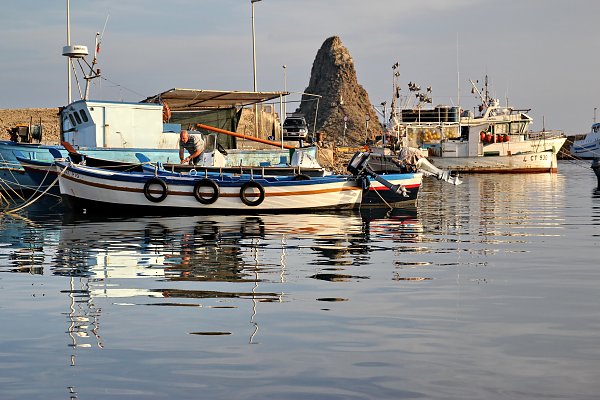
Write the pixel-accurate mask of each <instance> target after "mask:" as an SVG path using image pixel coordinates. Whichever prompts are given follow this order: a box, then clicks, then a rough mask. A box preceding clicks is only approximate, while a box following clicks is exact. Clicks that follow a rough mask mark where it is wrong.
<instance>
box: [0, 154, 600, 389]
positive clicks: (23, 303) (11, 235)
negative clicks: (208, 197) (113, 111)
mask: <svg viewBox="0 0 600 400" xmlns="http://www.w3.org/2000/svg"><path fill="white" fill-rule="evenodd" d="M0 223H1V228H2V230H1V232H0V327H1V328H0V332H1V335H0V398H2V399H62V398H64V399H168V398H169V399H200V398H202V399H253V400H255V399H413V398H422V399H597V398H598V396H599V394H600V308H599V307H598V304H600V287H599V285H600V260H599V255H600V192H598V191H596V178H595V176H594V174H593V172H592V171H591V169H590V168H589V165H588V163H580V164H574V163H566V162H565V163H562V164H561V165H560V167H559V173H558V174H555V175H550V174H533V175H481V176H465V177H464V184H463V185H461V186H459V187H453V186H450V185H448V184H444V183H441V182H438V181H437V180H426V181H425V183H424V185H423V188H422V192H421V194H420V202H419V205H418V207H417V210H416V211H415V212H396V213H394V214H393V215H387V216H386V215H383V213H380V215H376V214H365V215H361V214H360V213H358V214H354V213H350V214H318V215H284V216H277V215H274V216H270V215H264V216H250V217H244V216H204V217H169V218H131V219H123V218H120V219H113V220H90V219H88V220H78V221H73V220H70V219H69V218H67V217H63V216H62V215H61V213H60V209H58V208H55V207H53V203H51V202H50V203H49V204H46V203H44V204H40V205H39V206H36V207H33V208H29V209H27V210H26V211H24V212H21V213H20V214H17V215H6V214H4V215H2V216H1V217H0Z"/></svg>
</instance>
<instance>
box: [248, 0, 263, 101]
mask: <svg viewBox="0 0 600 400" xmlns="http://www.w3.org/2000/svg"><path fill="white" fill-rule="evenodd" d="M259 1H261V0H250V4H251V6H252V71H253V76H254V91H255V92H256V39H255V36H254V3H256V2H259Z"/></svg>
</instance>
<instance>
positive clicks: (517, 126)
mask: <svg viewBox="0 0 600 400" xmlns="http://www.w3.org/2000/svg"><path fill="white" fill-rule="evenodd" d="M524 131H525V123H524V122H513V123H512V124H511V125H510V133H523V132H524Z"/></svg>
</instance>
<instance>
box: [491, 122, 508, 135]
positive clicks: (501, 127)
mask: <svg viewBox="0 0 600 400" xmlns="http://www.w3.org/2000/svg"><path fill="white" fill-rule="evenodd" d="M494 133H495V134H497V135H498V134H500V135H502V134H505V133H508V124H497V125H495V126H494Z"/></svg>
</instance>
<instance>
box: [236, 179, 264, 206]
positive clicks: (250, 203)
mask: <svg viewBox="0 0 600 400" xmlns="http://www.w3.org/2000/svg"><path fill="white" fill-rule="evenodd" d="M248 189H257V190H258V198H257V199H256V200H250V199H249V198H248V195H247V194H246V190H248ZM252 193H253V194H254V190H252ZM240 199H242V202H243V203H244V204H245V205H247V206H250V207H256V206H257V205H259V204H260V203H262V202H263V200H264V199H265V189H264V188H263V187H262V185H261V184H260V183H258V182H256V181H248V182H246V183H244V184H243V185H242V188H241V189H240Z"/></svg>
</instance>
